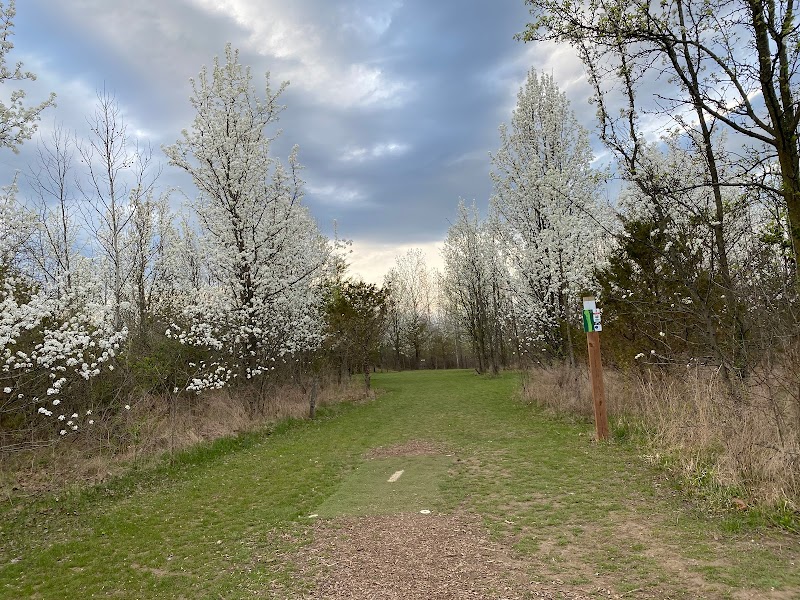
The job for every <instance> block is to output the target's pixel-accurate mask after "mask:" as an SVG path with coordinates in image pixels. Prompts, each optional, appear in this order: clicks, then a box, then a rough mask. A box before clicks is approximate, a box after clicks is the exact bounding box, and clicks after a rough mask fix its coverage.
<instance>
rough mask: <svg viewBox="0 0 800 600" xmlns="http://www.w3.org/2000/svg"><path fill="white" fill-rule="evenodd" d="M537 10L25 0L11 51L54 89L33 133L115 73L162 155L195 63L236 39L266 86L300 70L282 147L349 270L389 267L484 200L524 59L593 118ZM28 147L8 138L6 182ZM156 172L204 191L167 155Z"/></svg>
mask: <svg viewBox="0 0 800 600" xmlns="http://www.w3.org/2000/svg"><path fill="white" fill-rule="evenodd" d="M3 4H5V2H3ZM528 17H529V15H528V10H527V7H526V6H525V3H524V0H435V1H431V0H292V1H291V2H286V1H281V0H17V17H16V19H15V34H14V37H13V39H12V41H13V43H14V44H15V48H14V51H13V52H12V54H11V55H10V60H11V61H16V60H21V61H23V62H24V66H25V68H26V69H28V70H31V71H33V72H34V73H36V74H37V76H38V79H37V81H36V82H34V83H32V84H30V85H27V86H26V91H27V93H28V100H29V101H30V102H31V103H33V102H35V101H40V100H43V99H45V98H46V97H47V94H48V93H49V92H51V91H53V92H55V93H56V94H57V100H56V101H57V107H55V108H51V109H48V110H47V112H46V113H45V114H44V116H43V119H42V122H41V124H40V132H39V134H38V135H42V136H44V137H46V136H47V134H48V133H49V131H51V130H52V128H53V127H54V125H55V124H56V123H58V124H60V125H61V126H63V127H64V128H66V129H67V130H70V131H75V132H76V133H77V134H78V135H79V136H85V135H86V132H87V130H88V125H87V117H88V116H89V115H90V114H91V113H92V112H93V110H94V105H95V103H96V100H97V92H98V90H102V89H105V90H106V91H108V92H110V93H112V94H114V95H115V97H116V99H117V101H118V103H119V105H120V107H121V108H122V111H123V114H124V116H125V120H126V123H127V127H128V132H129V133H132V134H133V135H135V136H136V137H138V138H139V139H140V140H141V141H146V142H149V143H150V144H152V146H153V148H155V149H156V154H157V155H158V159H159V160H161V161H163V162H164V163H166V159H165V158H164V157H163V153H162V152H161V151H160V148H161V146H162V145H164V144H171V143H174V142H175V141H176V140H177V139H178V138H179V136H180V131H181V130H182V129H183V128H186V127H189V126H190V125H191V122H192V119H193V117H194V113H193V109H192V107H191V105H190V103H189V96H190V94H191V86H190V82H189V79H190V77H195V76H196V75H197V74H198V72H199V71H200V69H201V67H202V66H203V65H211V63H212V61H213V58H214V57H215V56H221V55H223V53H224V48H225V44H226V43H228V42H230V43H231V44H232V45H233V47H234V48H238V49H239V51H240V59H241V62H242V63H244V64H246V65H249V66H250V67H251V68H252V72H253V76H254V84H255V86H256V88H257V89H263V86H264V74H265V73H266V72H267V71H269V72H270V81H271V84H272V85H273V87H277V85H278V84H279V83H280V82H281V81H285V80H288V81H289V82H290V83H289V87H288V89H287V90H286V92H285V94H284V96H283V97H282V101H283V104H285V105H286V110H285V111H284V112H283V114H282V115H281V121H280V128H281V130H282V133H281V136H280V137H279V138H278V139H277V140H276V142H275V144H274V146H273V154H274V155H276V156H279V157H284V159H285V158H286V157H287V156H288V154H289V152H290V150H291V147H292V146H293V145H294V144H297V145H299V148H300V154H299V158H300V162H301V163H302V164H303V165H304V167H305V168H304V171H303V178H304V180H305V181H306V186H305V192H306V193H305V199H304V201H305V203H306V204H307V205H308V206H309V207H310V210H311V212H312V214H313V215H314V216H315V217H316V219H317V221H318V223H319V225H320V228H321V230H322V231H323V232H324V233H325V234H326V235H329V236H332V235H334V231H336V232H337V233H338V235H339V236H340V237H341V238H345V239H350V240H352V241H353V253H352V254H351V255H350V262H351V274H352V275H358V276H361V277H363V278H364V279H366V280H368V281H373V282H376V283H379V282H380V281H381V280H382V277H383V274H384V273H385V272H386V271H387V270H388V269H389V268H390V267H391V266H392V265H393V263H394V258H395V256H396V255H397V254H399V253H403V252H405V251H406V250H408V249H410V248H421V249H422V250H423V251H424V252H425V253H426V255H427V257H428V264H429V266H432V267H440V266H441V258H440V256H439V248H440V247H441V242H442V241H443V240H444V238H445V235H446V232H447V228H448V227H449V223H450V221H451V220H452V219H453V218H454V216H455V213H456V207H457V205H458V201H459V199H460V198H463V199H465V200H466V201H467V202H471V201H472V200H473V199H474V200H475V201H476V202H477V204H478V206H479V207H481V209H482V210H484V211H485V209H486V207H487V205H488V199H489V197H490V195H491V192H492V188H491V179H490V176H489V173H490V170H491V164H490V160H489V153H490V152H494V151H496V150H497V148H498V146H499V143H500V138H499V134H498V127H499V125H500V124H501V123H503V122H508V121H510V118H511V112H512V110H513V108H514V105H515V102H516V94H517V92H518V90H519V88H520V86H521V85H522V83H523V82H524V80H525V77H526V74H527V72H528V70H529V69H530V68H536V69H537V70H539V71H541V72H547V73H552V74H553V76H554V78H555V80H556V82H557V83H558V85H559V86H560V87H561V89H562V90H563V91H564V92H565V93H566V94H567V96H568V98H569V99H570V101H571V103H572V108H573V110H574V111H575V112H576V114H577V116H578V119H579V121H580V122H581V123H583V124H584V126H586V127H587V128H588V129H589V130H594V114H595V111H594V108H593V107H591V106H590V105H589V104H588V97H589V93H590V90H589V87H588V85H587V83H586V81H585V78H584V75H583V71H582V67H581V65H580V63H579V62H578V60H577V59H576V58H575V56H574V55H573V53H572V51H571V50H570V49H569V48H567V47H563V46H555V45H552V44H523V43H522V42H518V41H515V40H514V39H513V36H514V34H516V33H518V32H520V31H522V30H523V28H524V26H525V23H526V22H527V20H528ZM5 88H7V89H4V90H2V94H3V96H7V94H8V93H9V91H10V89H13V88H12V86H11V85H10V84H5ZM594 143H595V146H596V147H598V148H599V144H597V142H596V140H595V142H594ZM35 150H36V140H35V139H34V140H32V141H30V142H27V143H26V145H25V146H24V147H23V148H22V151H21V152H20V154H19V155H13V154H11V152H9V151H4V152H3V154H1V155H0V181H1V182H6V181H10V180H11V178H12V177H13V176H14V171H15V170H20V171H22V172H23V173H24V172H26V171H27V170H28V169H29V165H31V164H32V163H33V161H34V160H35ZM160 185H162V186H166V185H175V186H179V187H180V188H181V189H182V190H183V192H184V193H185V194H186V195H187V196H188V197H193V196H194V195H196V191H195V190H194V189H193V186H192V184H191V181H190V179H189V178H188V177H187V176H186V175H185V174H182V173H181V172H179V171H178V170H177V169H176V168H175V167H170V166H165V167H164V171H163V174H162V176H161V181H160ZM22 187H24V186H22ZM22 193H24V189H23V190H22ZM187 210H188V209H187Z"/></svg>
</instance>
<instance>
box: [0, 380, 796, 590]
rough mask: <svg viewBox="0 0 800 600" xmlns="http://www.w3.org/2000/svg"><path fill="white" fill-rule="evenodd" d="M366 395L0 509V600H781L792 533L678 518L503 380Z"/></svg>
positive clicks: (573, 427) (388, 384) (623, 452)
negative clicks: (164, 462)
mask: <svg viewBox="0 0 800 600" xmlns="http://www.w3.org/2000/svg"><path fill="white" fill-rule="evenodd" d="M374 381H375V384H376V385H377V386H378V387H379V388H380V389H381V390H382V391H381V393H380V394H379V395H378V397H377V399H376V400H373V401H370V402H366V403H360V404H357V405H352V406H345V407H339V408H335V409H331V410H328V411H326V412H323V414H322V415H321V417H320V418H319V419H318V420H316V421H314V422H294V423H290V424H286V425H283V426H281V427H279V428H278V429H277V430H276V431H275V432H274V433H273V434H271V435H269V436H261V437H250V438H248V439H247V440H245V442H242V441H240V442H238V443H232V442H224V441H223V442H218V443H217V444H215V445H213V446H211V447H206V448H204V449H200V450H196V451H194V452H193V453H190V454H188V455H187V456H186V457H184V459H183V460H182V461H181V462H180V463H179V467H176V468H171V469H161V470H157V471H153V472H147V473H138V474H137V473H134V474H132V475H131V476H130V477H128V478H126V479H124V480H120V481H119V482H115V483H112V484H110V485H109V486H107V487H105V488H99V489H96V490H94V491H90V492H84V493H80V494H73V495H71V496H68V497H64V498H59V499H58V501H56V499H51V500H50V501H48V502H43V503H41V504H40V505H38V506H36V507H35V508H31V509H27V510H21V511H20V510H18V509H16V508H15V507H8V506H6V507H4V509H3V511H4V512H3V514H0V517H2V525H0V527H2V534H1V535H0V598H9V599H11V598H13V599H21V598H43V599H47V598H58V599H62V598H90V597H94V598H187V599H195V598H226V599H238V598H276V599H283V598H297V599H301V598H307V599H322V598H325V599H328V598H330V599H333V598H387V599H391V598H398V599H399V598H403V599H408V600H414V599H423V598H425V599H428V598H453V599H455V598H493V599H500V598H509V599H511V598H514V599H517V598H519V599H522V598H573V599H580V598H593V597H602V598H608V597H618V598H687V599H688V598H800V563H798V561H799V560H800V541H799V540H798V538H797V537H793V536H789V535H783V534H779V533H775V532H755V531H749V532H745V533H741V532H740V533H733V532H730V531H726V530H725V528H724V527H723V522H722V521H720V520H714V519H710V518H705V517H703V516H702V515H698V514H696V512H695V511H694V510H693V509H692V508H691V507H689V506H687V505H686V504H685V503H683V502H682V500H681V499H680V498H679V497H678V496H677V495H676V494H675V492H673V491H672V490H671V489H670V488H669V486H668V485H667V484H666V483H665V482H664V481H663V478H661V476H660V475H659V474H658V473H657V472H656V471H653V470H651V469H649V468H648V467H646V466H645V465H644V463H643V462H642V461H641V460H640V459H638V458H637V457H636V456H635V454H634V453H632V452H631V451H630V450H629V449H626V448H623V447H618V446H615V445H613V444H610V445H603V446H598V445H597V444H595V443H594V442H593V439H592V430H591V428H590V427H589V426H588V425H586V424H569V423H565V422H563V421H555V420H552V419H550V418H548V417H547V416H546V415H544V414H543V413H541V412H540V411H538V410H537V409H535V408H532V407H530V406H526V405H524V404H522V403H521V402H519V401H518V400H516V399H515V396H514V392H515V389H516V386H517V380H516V378H515V377H514V376H513V375H504V376H503V377H501V378H498V379H490V378H480V377H478V376H476V375H475V374H474V373H472V372H468V371H426V372H414V373H397V374H382V375H378V376H376V377H375V378H374ZM229 446H236V448H235V449H231V448H229ZM390 479H391V480H392V481H389V480H390Z"/></svg>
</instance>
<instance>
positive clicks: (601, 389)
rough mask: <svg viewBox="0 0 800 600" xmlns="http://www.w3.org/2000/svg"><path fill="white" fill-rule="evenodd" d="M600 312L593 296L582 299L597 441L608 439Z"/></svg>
mask: <svg viewBox="0 0 800 600" xmlns="http://www.w3.org/2000/svg"><path fill="white" fill-rule="evenodd" d="M601 321H602V317H601V312H600V311H599V310H598V309H597V303H596V302H595V300H594V297H593V296H587V297H585V298H584V299H583V330H584V331H585V332H586V343H587V345H588V346H589V381H590V382H591V384H592V401H593V402H594V425H595V429H596V431H597V440H598V441H603V440H607V439H608V416H607V415H606V390H605V385H603V363H602V361H601V359H600V332H601V331H602V330H603V325H602V322H601Z"/></svg>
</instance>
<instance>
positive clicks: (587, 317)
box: [583, 296, 603, 333]
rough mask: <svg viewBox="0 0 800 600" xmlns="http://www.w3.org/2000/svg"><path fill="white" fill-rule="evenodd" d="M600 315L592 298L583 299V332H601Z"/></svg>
mask: <svg viewBox="0 0 800 600" xmlns="http://www.w3.org/2000/svg"><path fill="white" fill-rule="evenodd" d="M600 321H601V313H600V309H599V308H597V302H595V300H594V296H587V297H585V298H584V299H583V331H584V332H585V333H589V332H590V331H603V326H602V325H601V323H600Z"/></svg>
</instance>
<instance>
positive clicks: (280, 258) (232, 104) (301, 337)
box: [164, 45, 330, 391]
mask: <svg viewBox="0 0 800 600" xmlns="http://www.w3.org/2000/svg"><path fill="white" fill-rule="evenodd" d="M286 85H287V84H286V83H284V84H282V85H281V86H280V87H279V88H278V90H277V91H274V92H273V90H272V89H271V88H270V85H269V74H267V76H266V86H265V91H264V94H263V96H260V95H259V94H258V92H257V91H256V89H255V88H254V87H253V84H252V76H251V73H250V69H249V68H248V67H245V66H243V65H242V64H241V63H240V62H239V53H238V51H235V50H233V49H232V48H231V46H230V45H227V46H226V48H225V56H224V59H223V61H220V60H219V58H215V59H214V65H213V67H212V68H211V69H210V70H209V69H207V68H205V67H204V68H203V69H202V71H201V72H200V75H199V77H198V78H197V79H193V80H192V90H193V94H192V97H191V103H192V106H193V107H194V108H195V111H196V116H195V119H194V122H193V124H192V126H191V128H190V129H188V130H183V132H182V135H181V139H180V140H179V141H178V142H176V143H175V144H174V145H172V146H168V147H165V148H164V151H165V152H166V154H167V156H168V157H169V159H170V162H171V164H173V165H176V166H178V167H180V168H181V169H184V170H185V171H187V172H188V173H189V174H190V175H191V176H192V179H193V180H194V183H195V185H196V186H197V188H198V190H199V196H198V197H197V200H196V201H195V202H194V208H195V211H196V214H197V217H198V220H199V223H200V226H201V229H202V236H201V239H200V244H201V247H202V250H203V252H204V255H205V257H206V268H207V269H208V273H209V278H210V284H209V285H205V286H203V288H202V289H201V290H200V292H199V294H198V296H197V299H196V301H195V302H193V303H192V304H190V305H189V306H188V307H187V308H186V309H185V310H184V311H183V314H182V315H181V322H179V323H174V324H172V325H171V327H170V332H171V333H170V335H172V336H174V337H177V338H178V339H180V340H181V341H183V342H185V343H190V344H197V345H201V346H204V347H207V348H209V349H211V350H212V351H213V356H214V359H213V360H210V361H209V362H208V363H204V364H201V365H199V366H198V372H197V375H196V377H193V378H192V380H191V381H189V382H188V385H187V389H188V390H195V391H200V390H202V389H206V388H214V387H222V386H223V385H225V384H226V383H227V382H229V381H231V380H232V379H233V378H235V377H239V376H242V377H246V378H251V377H254V376H257V375H259V374H262V373H265V372H266V371H270V370H273V369H274V368H275V363H276V361H281V360H282V359H284V360H285V359H286V358H287V357H288V355H291V354H293V353H295V352H299V351H302V350H306V349H309V348H315V347H317V346H318V345H319V344H320V343H321V341H322V336H323V320H322V319H323V317H322V301H321V300H322V298H321V296H322V294H321V287H320V285H319V283H320V280H321V279H322V278H323V277H325V276H327V268H328V265H329V262H330V261H329V257H330V251H329V248H328V244H327V240H326V239H325V238H324V237H323V236H322V235H321V234H320V233H319V231H318V228H317V226H316V223H315V222H314V220H313V219H312V217H311V216H310V214H309V212H308V209H307V208H306V207H305V206H304V205H302V203H301V200H302V195H303V193H302V186H303V182H302V180H301V179H300V176H299V171H300V165H299V164H298V160H297V148H295V149H294V150H293V151H292V153H291V155H290V156H289V160H288V167H285V166H284V165H283V164H281V162H280V161H279V160H277V159H275V158H273V157H271V156H270V146H271V143H272V141H273V139H274V138H272V137H269V136H268V135H267V132H266V129H267V128H268V127H270V126H272V125H274V124H275V123H276V121H277V120H278V116H279V114H280V113H281V111H282V110H283V107H282V106H281V105H279V104H278V100H279V97H280V95H281V93H282V92H283V90H284V89H285V87H286Z"/></svg>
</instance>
